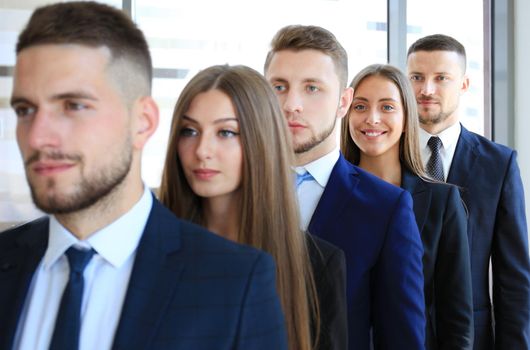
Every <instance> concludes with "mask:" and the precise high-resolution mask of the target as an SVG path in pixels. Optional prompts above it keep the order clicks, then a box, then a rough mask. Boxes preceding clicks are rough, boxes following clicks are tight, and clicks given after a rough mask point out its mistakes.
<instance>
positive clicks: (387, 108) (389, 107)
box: [383, 105, 394, 112]
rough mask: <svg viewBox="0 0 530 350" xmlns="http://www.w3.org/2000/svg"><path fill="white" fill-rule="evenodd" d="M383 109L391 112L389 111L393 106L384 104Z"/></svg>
mask: <svg viewBox="0 0 530 350" xmlns="http://www.w3.org/2000/svg"><path fill="white" fill-rule="evenodd" d="M383 110H384V111H385V112H391V111H393V110H394V106H391V105H384V106H383Z"/></svg>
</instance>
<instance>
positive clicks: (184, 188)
mask: <svg viewBox="0 0 530 350" xmlns="http://www.w3.org/2000/svg"><path fill="white" fill-rule="evenodd" d="M212 89H216V90H219V91H221V92H223V93H225V94H226V95H227V96H228V97H229V98H230V99H231V100H232V103H233V105H234V108H235V110H236V115H237V117H238V119H239V129H240V135H241V144H242V148H243V166H242V168H243V170H242V180H241V192H242V194H241V202H240V204H239V211H240V215H239V217H240V218H241V221H240V226H239V232H238V236H237V237H238V238H237V240H238V242H239V243H244V244H248V245H251V246H253V247H256V248H258V249H262V250H264V251H266V252H268V253H269V254H271V255H272V256H273V257H274V259H275V261H276V265H277V280H276V282H277V290H278V294H279V295H280V300H281V303H282V306H283V310H284V314H285V318H286V323H287V333H288V337H289V349H291V350H294V349H311V337H312V336H311V326H310V322H311V321H313V322H315V321H316V322H317V324H318V317H316V316H318V307H317V302H316V291H315V285H314V281H313V277H312V272H311V268H310V266H311V265H310V262H309V256H308V253H307V247H306V241H305V236H304V235H305V234H304V233H303V232H301V231H300V229H299V219H298V208H297V205H296V199H295V196H294V184H293V174H292V170H291V165H292V164H293V157H294V154H293V151H292V148H291V140H290V135H289V132H288V129H287V125H286V122H285V119H284V117H283V114H282V112H281V109H280V107H279V105H278V102H277V99H276V96H275V95H274V92H273V91H272V88H271V87H270V86H269V84H268V82H267V81H266V80H265V78H263V77H262V76H261V74H259V73H258V72H256V71H255V70H253V69H251V68H248V67H245V66H227V65H224V66H213V67H210V68H207V69H205V70H203V71H201V72H199V73H198V74H197V75H196V76H195V77H194V78H193V79H192V80H191V81H190V82H189V83H188V84H187V85H186V87H185V88H184V90H183V91H182V93H181V95H180V97H179V99H178V101H177V104H176V106H175V110H174V113H173V121H172V125H171V132H170V138H169V144H168V151H167V157H166V161H165V165H164V171H163V175H162V183H161V187H160V200H161V201H162V203H164V204H165V205H166V206H167V207H168V208H170V209H171V210H172V211H173V212H174V213H175V214H176V215H177V216H179V217H181V218H184V219H187V220H191V221H193V222H195V223H198V224H204V218H203V213H202V208H201V198H199V197H198V196H197V195H196V194H195V193H194V192H193V191H192V189H191V188H190V186H189V184H188V182H187V181H186V178H185V176H184V172H183V169H182V166H181V162H180V160H179V157H178V152H177V148H178V142H179V135H180V128H181V120H182V116H183V115H184V114H185V113H186V112H187V110H188V109H189V106H190V104H191V102H192V100H193V99H194V98H195V96H197V95H198V94H200V93H202V92H206V91H209V90H212ZM317 329H318V328H317Z"/></svg>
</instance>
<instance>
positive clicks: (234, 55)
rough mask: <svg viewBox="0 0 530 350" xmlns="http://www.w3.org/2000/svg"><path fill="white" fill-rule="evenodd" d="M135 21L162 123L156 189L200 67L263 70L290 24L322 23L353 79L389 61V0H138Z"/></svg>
mask: <svg viewBox="0 0 530 350" xmlns="http://www.w3.org/2000/svg"><path fill="white" fill-rule="evenodd" d="M135 6H136V7H135V9H134V11H133V12H134V13H135V20H136V22H137V23H138V25H139V26H140V28H141V29H142V30H143V31H144V33H145V34H146V36H147V39H148V41H149V45H150V47H151V52H152V55H153V65H154V68H155V80H154V91H153V94H154V97H155V99H156V100H157V102H158V103H159V106H160V110H161V122H160V125H159V129H158V131H157V132H156V134H155V136H154V139H152V140H150V141H149V143H148V144H147V148H146V150H145V152H144V158H143V177H144V179H145V180H146V181H147V183H148V185H149V186H151V187H158V185H159V182H160V174H161V170H162V165H163V161H164V155H165V153H166V145H167V138H168V134H169V126H170V122H171V117H172V111H173V107H174V104H175V102H176V100H177V97H178V96H179V94H180V91H181V90H182V88H183V86H184V85H185V83H186V82H187V81H188V80H189V79H190V78H191V77H192V76H194V75H195V73H197V71H199V70H200V69H203V68H206V67H208V66H211V65H214V64H225V63H228V64H232V65H234V64H244V65H247V66H250V67H252V68H254V69H256V70H258V71H260V72H261V71H262V70H263V62H264V61H265V56H266V54H267V51H268V49H269V43H270V41H271V39H272V37H273V36H274V34H275V33H276V32H277V31H278V30H279V29H280V28H281V27H283V26H286V25H289V24H305V25H309V24H311V25H319V26H322V27H324V28H326V29H328V30H330V31H331V32H333V33H334V34H335V35H336V36H337V38H338V39H339V41H340V42H341V43H342V44H343V45H344V47H345V49H346V50H347V51H348V55H349V64H350V74H349V75H350V78H352V77H353V75H354V74H355V73H356V72H357V71H359V70H360V69H361V68H363V67H364V66H366V65H368V64H371V63H375V62H380V63H384V62H386V59H387V47H386V0H374V1H362V0H334V1H330V0H281V1H280V0H269V1H266V2H265V1H263V2H257V1H244V0H225V1H217V0H194V1H167V0H137V1H135Z"/></svg>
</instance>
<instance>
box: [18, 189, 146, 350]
mask: <svg viewBox="0 0 530 350" xmlns="http://www.w3.org/2000/svg"><path fill="white" fill-rule="evenodd" d="M152 204H153V198H152V196H151V192H150V191H149V189H148V187H147V186H145V185H144V193H143V195H142V197H141V198H140V200H139V201H138V202H137V203H136V204H135V205H134V207H133V208H132V209H131V210H129V211H128V212H127V213H125V214H124V215H122V216H121V217H120V218H119V219H117V220H116V221H114V222H113V223H111V224H110V225H108V226H106V227H104V228H102V229H101V230H99V231H97V232H95V233H94V234H92V235H91V236H90V237H89V238H87V239H86V240H84V241H80V240H78V239H77V238H76V237H75V236H74V235H72V234H71V233H70V232H69V231H68V230H67V229H66V228H64V227H63V226H62V225H61V224H60V223H59V222H58V221H57V220H56V219H55V217H54V216H51V217H50V225H49V242H48V247H47V249H46V252H45V253H44V256H43V258H42V260H41V262H40V264H39V265H38V267H37V269H36V270H35V273H34V275H33V279H32V281H31V285H30V288H29V290H28V294H27V297H26V301H25V303H24V308H23V311H22V315H21V317H20V321H19V324H18V328H17V333H16V336H15V342H14V345H15V346H14V349H19V350H47V349H48V346H49V344H50V342H51V337H52V334H53V330H54V326H55V318H56V316H57V313H58V311H59V305H60V302H61V297H62V294H63V291H64V288H65V286H66V284H67V282H68V278H69V271H70V269H69V265H68V259H67V258H66V255H65V254H64V253H65V252H66V250H67V249H68V248H70V247H71V246H72V245H74V246H77V247H79V248H81V249H90V248H93V249H94V250H95V251H96V254H94V256H93V257H92V259H91V260H90V262H89V263H88V265H87V267H86V268H85V271H84V278H85V286H84V292H83V301H82V304H81V329H80V339H79V350H94V349H98V350H105V349H110V348H111V346H112V342H113V340H114V333H115V331H116V328H117V326H118V321H119V319H120V314H121V309H122V305H123V301H124V298H125V293H126V291H127V286H128V283H129V277H130V275H131V271H132V266H133V262H134V258H135V256H136V248H137V247H138V243H139V241H140V238H141V237H142V233H143V231H144V228H145V224H146V222H147V218H148V216H149V213H150V212H151V207H152Z"/></svg>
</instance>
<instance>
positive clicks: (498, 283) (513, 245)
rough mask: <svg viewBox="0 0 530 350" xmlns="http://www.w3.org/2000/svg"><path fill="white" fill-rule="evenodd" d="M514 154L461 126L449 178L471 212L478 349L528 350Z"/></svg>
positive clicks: (529, 280)
mask: <svg viewBox="0 0 530 350" xmlns="http://www.w3.org/2000/svg"><path fill="white" fill-rule="evenodd" d="M516 156H517V155H516V152H515V151H514V150H512V149H510V148H508V147H505V146H502V145H499V144H496V143H494V142H491V141H489V140H487V139H486V138H484V137H482V136H479V135H477V134H474V133H472V132H470V131H468V130H467V129H466V128H464V127H462V131H461V133H460V137H459V139H458V143H457V146H456V150H455V155H454V158H453V161H452V164H451V168H450V170H449V174H448V178H447V182H449V183H452V184H455V185H458V186H459V187H460V188H461V195H462V199H463V200H464V203H465V204H466V207H467V209H468V211H469V219H468V225H467V230H468V238H469V244H470V249H471V274H472V279H473V304H474V322H475V342H474V349H476V350H485V349H494V348H495V349H499V350H500V349H502V350H505V349H506V350H507V349H510V350H518V349H530V263H529V260H528V231H527V226H526V225H527V223H526V217H525V204H524V193H523V185H522V182H521V176H520V174H519V167H518V166H517V162H516ZM490 257H491V261H492V270H493V281H492V282H493V308H494V317H495V320H494V322H492V309H491V302H490V297H489V284H488V281H489V268H488V263H489V259H490ZM493 324H494V325H495V330H493Z"/></svg>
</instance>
